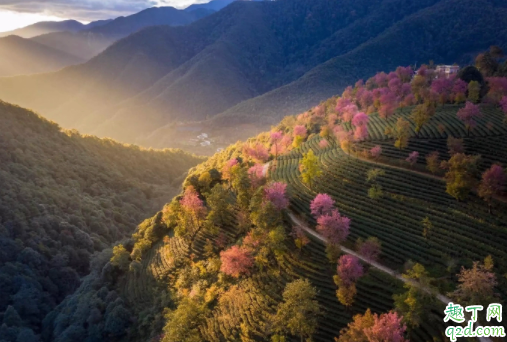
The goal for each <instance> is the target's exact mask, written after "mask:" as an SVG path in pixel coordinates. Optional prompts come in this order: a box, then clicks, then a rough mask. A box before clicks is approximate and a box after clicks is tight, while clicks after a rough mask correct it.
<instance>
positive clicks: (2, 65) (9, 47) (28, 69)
mask: <svg viewBox="0 0 507 342" xmlns="http://www.w3.org/2000/svg"><path fill="white" fill-rule="evenodd" d="M83 62H85V60H84V59H81V58H79V57H76V56H74V55H71V54H68V53H65V52H63V51H59V50H56V49H53V48H51V47H49V46H46V45H43V44H39V43H37V42H34V41H32V40H29V39H25V38H21V37H18V36H9V37H5V38H0V76H14V75H20V74H36V73H41V72H48V71H54V70H58V69H61V68H63V67H65V66H68V65H73V64H79V63H83Z"/></svg>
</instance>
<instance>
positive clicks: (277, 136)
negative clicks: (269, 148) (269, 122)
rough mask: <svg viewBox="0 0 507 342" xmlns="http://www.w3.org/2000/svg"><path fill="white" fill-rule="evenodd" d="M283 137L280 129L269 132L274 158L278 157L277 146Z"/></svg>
mask: <svg viewBox="0 0 507 342" xmlns="http://www.w3.org/2000/svg"><path fill="white" fill-rule="evenodd" d="M282 138H283V133H282V132H281V131H278V132H271V144H272V145H273V148H274V152H275V153H274V155H275V158H276V157H278V148H279V146H278V145H279V144H280V141H281V140H282Z"/></svg>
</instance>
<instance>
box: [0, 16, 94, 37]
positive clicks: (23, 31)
mask: <svg viewBox="0 0 507 342" xmlns="http://www.w3.org/2000/svg"><path fill="white" fill-rule="evenodd" d="M100 24H101V23H100V22H94V23H90V24H89V25H91V26H95V25H100ZM85 27H87V25H84V24H82V23H80V22H79V21H77V20H64V21H43V22H40V23H36V24H33V25H29V26H26V27H22V28H19V29H16V30H13V31H8V32H0V37H7V36H19V37H22V38H32V37H35V36H40V35H41V34H46V33H51V32H59V31H71V32H77V31H80V30H82V29H84V28H85Z"/></svg>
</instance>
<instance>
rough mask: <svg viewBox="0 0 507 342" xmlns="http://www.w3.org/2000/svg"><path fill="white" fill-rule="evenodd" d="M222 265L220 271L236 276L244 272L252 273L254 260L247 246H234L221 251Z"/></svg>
mask: <svg viewBox="0 0 507 342" xmlns="http://www.w3.org/2000/svg"><path fill="white" fill-rule="evenodd" d="M220 261H221V262H222V265H221V267H220V271H222V272H223V273H225V274H227V275H230V276H232V277H234V278H239V277H240V276H241V275H243V274H246V275H248V274H250V270H251V268H252V267H253V265H254V260H253V257H252V255H251V254H250V252H249V251H248V249H246V248H245V247H241V248H240V247H238V246H232V247H231V248H229V249H228V250H225V251H222V252H220Z"/></svg>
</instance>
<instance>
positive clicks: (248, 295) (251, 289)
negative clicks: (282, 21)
mask: <svg viewBox="0 0 507 342" xmlns="http://www.w3.org/2000/svg"><path fill="white" fill-rule="evenodd" d="M469 69H470V68H469ZM394 70H396V71H394ZM415 71H416V75H417V76H416V78H414V81H412V77H413V76H414V72H415ZM474 74H475V75H478V76H477V78H480V77H482V76H483V75H481V72H480V71H477V70H475V72H474ZM463 75H464V72H462V73H460V75H459V76H460V77H463ZM479 76H480V77H479ZM485 76H487V75H485ZM504 76H505V75H504ZM460 77H454V76H453V77H449V78H445V79H443V78H442V75H439V74H438V73H437V72H436V70H435V69H434V68H432V67H431V66H430V67H428V66H423V67H421V68H420V69H418V70H412V69H411V68H399V69H397V68H393V71H392V72H390V73H389V74H386V73H379V74H377V75H375V76H374V77H372V78H371V79H368V80H365V82H357V83H356V82H352V84H354V86H352V85H351V86H350V88H348V89H347V90H345V91H344V92H343V93H342V94H341V96H333V97H331V98H328V99H326V100H325V101H323V102H322V103H321V104H319V105H318V106H316V107H313V108H311V110H308V111H306V112H304V113H301V114H300V115H294V116H288V117H285V118H284V119H283V120H282V121H281V122H279V123H278V124H276V125H275V126H273V127H272V128H271V130H270V131H266V132H263V133H261V134H259V135H257V136H255V137H252V138H249V139H248V140H247V141H246V142H237V143H235V144H233V145H231V146H229V147H228V148H226V149H225V150H224V151H222V152H220V153H217V154H216V155H214V156H213V157H211V158H209V159H208V160H206V161H205V162H203V163H201V164H199V165H198V166H196V167H194V168H192V169H191V170H190V172H189V175H188V177H187V178H186V180H185V182H184V183H183V184H184V191H183V192H182V193H181V194H180V195H178V196H176V197H175V198H173V200H172V201H171V202H170V203H168V204H166V205H165V206H164V207H163V209H162V210H161V211H160V212H159V213H157V214H156V215H154V216H152V217H150V218H148V219H146V220H145V221H143V223H142V224H140V225H139V226H138V228H137V230H136V232H135V233H134V234H133V235H132V238H131V239H126V240H124V241H122V242H121V246H120V245H119V244H120V243H119V244H118V245H117V247H116V249H114V250H111V249H109V250H105V251H104V252H103V253H101V254H100V255H98V256H97V258H96V259H94V262H93V268H92V271H91V273H90V275H89V276H88V277H87V278H86V279H84V281H83V283H82V285H81V286H80V288H79V289H78V290H77V291H76V292H75V294H74V295H72V296H69V298H67V299H66V300H64V301H63V302H62V303H61V304H60V305H59V306H58V307H57V308H56V309H55V310H54V311H53V312H51V313H50V314H48V316H47V317H46V319H45V320H44V323H43V334H42V336H43V340H44V341H62V342H63V341H72V340H73V339H75V338H76V336H79V337H80V338H82V339H85V338H86V340H94V341H97V342H100V341H109V340H111V337H112V336H114V338H115V339H117V340H122V341H152V340H157V341H162V342H179V341H203V342H212V341H230V342H232V341H299V340H301V339H303V340H307V341H308V340H312V341H316V342H329V341H333V340H335V341H401V340H403V341H412V342H425V341H437V340H441V337H442V336H443V334H444V332H445V331H446V330H447V329H448V327H447V325H446V324H445V323H444V320H443V317H444V311H445V310H446V306H447V305H448V302H449V299H447V298H450V300H452V301H453V302H467V301H470V300H475V301H477V302H481V305H483V306H488V305H489V304H492V303H497V302H498V301H504V300H505V299H506V298H507V291H506V289H507V278H506V277H505V273H506V272H507V259H506V256H507V248H506V245H505V242H506V241H507V228H506V227H507V211H506V209H507V197H506V194H507V193H506V192H505V187H495V186H494V185H493V184H494V182H492V181H491V179H492V178H490V177H491V173H489V172H486V173H482V172H484V171H486V170H496V171H495V172H494V173H497V174H498V175H499V176H498V178H496V177H493V179H503V181H501V183H505V179H506V177H507V173H506V171H505V170H503V168H502V166H500V165H505V164H506V163H507V139H506V137H507V126H506V125H505V123H504V119H505V114H506V113H505V112H507V110H502V109H501V108H499V106H498V105H499V103H498V101H499V99H500V98H502V97H504V96H507V88H505V87H500V88H495V87H489V89H487V88H484V90H485V91H484V94H483V95H484V96H482V97H479V99H476V102H478V103H477V104H474V103H472V102H468V103H466V105H464V103H465V102H466V101H467V95H468V96H469V97H470V99H472V98H473V97H474V95H473V94H472V91H469V92H468V94H467V91H466V89H464V87H462V86H461V87H458V88H460V89H461V90H453V91H452V92H450V91H448V90H438V89H442V88H439V87H436V86H437V85H439V84H440V85H442V84H450V86H448V87H447V88H450V89H456V88H455V87H454V86H455V85H460V84H462V82H463V80H462V79H461V78H460ZM463 78H464V77H463ZM415 80H417V81H415ZM505 80H506V79H505V78H504V80H503V81H502V83H503V82H504V81H505ZM323 82H326V80H323ZM491 83H492V84H493V82H491ZM413 84H418V85H419V87H412V85H413ZM492 84H491V85H492ZM465 85H466V84H465ZM465 88H466V87H465ZM430 89H433V91H434V92H435V93H436V94H435V93H432V92H430V91H429V90H430ZM470 89H473V88H472V87H470ZM401 90H402V91H401ZM486 90H487V91H486ZM393 93H399V96H394V97H393V99H388V97H385V98H383V96H382V95H385V94H393ZM477 93H478V94H479V93H480V91H478V92H477ZM365 94H369V95H371V96H365ZM416 95H417V98H418V99H417V98H416ZM435 95H437V96H435ZM391 101H392V102H393V106H392V108H391V110H384V109H385V108H383V107H384V106H386V105H387V104H389V103H390V102H391ZM388 107H390V106H388ZM467 107H468V108H471V107H472V108H474V112H475V110H477V111H478V112H477V113H476V115H474V120H475V121H474V125H473V128H472V129H471V130H470V129H469V128H470V127H467V121H466V119H465V120H464V121H463V116H462V115H458V113H460V112H462V111H463V110H465V111H466V110H467V109H466V108H467ZM421 108H431V110H432V111H433V112H432V113H431V114H430V115H429V116H428V117H427V118H426V119H427V120H426V121H424V123H423V124H422V125H421V126H418V125H420V121H419V120H418V119H417V116H416V115H414V114H413V113H417V112H419V110H420V109H421ZM379 109H380V110H379ZM349 111H353V113H352V114H353V115H354V116H353V119H352V120H351V118H350V117H349V118H347V117H348V116H349V114H350V113H349ZM365 112H368V115H366V114H365ZM479 114H480V115H479ZM400 127H401V128H400ZM389 130H390V131H391V133H386V132H389ZM352 131H353V134H349V133H352ZM331 132H333V133H331ZM358 133H359V134H358ZM365 133H366V134H365ZM374 151H377V152H374ZM476 155H480V156H482V158H480V161H479V158H478V157H475V156H476ZM407 156H411V157H409V158H407ZM414 156H415V157H414ZM435 156H436V159H435ZM431 158H433V159H431ZM431 160H433V162H431ZM466 160H468V161H469V162H466V163H463V161H466ZM441 162H442V163H441ZM469 163H471V164H469ZM431 165H433V167H430V166H431ZM440 165H442V167H440ZM481 173H482V174H483V176H482V177H481ZM488 174H489V176H487V175H488ZM504 185H505V184H504ZM484 189H486V191H485V190H484ZM493 189H494V190H493ZM489 191H493V193H492V192H489ZM119 260H122V261H123V262H122V263H120V262H119ZM478 284H480V285H481V286H478ZM444 295H445V296H447V297H444ZM302 303H304V304H302ZM408 303H410V304H408ZM415 308H416V309H415ZM388 312H389V313H388ZM359 315H364V317H361V316H359ZM370 315H374V316H373V317H375V316H376V317H375V319H374V318H373V317H372V316H370ZM379 318H380V319H379ZM388 321H391V322H390V323H388ZM392 321H394V323H395V324H393V322H392ZM90 322H95V323H96V324H95V325H91V324H89V323H90ZM87 323H88V324H87ZM501 324H503V327H504V328H505V323H503V322H502V323H501ZM395 332H396V334H395ZM339 336H340V338H339V339H338V337H339Z"/></svg>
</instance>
